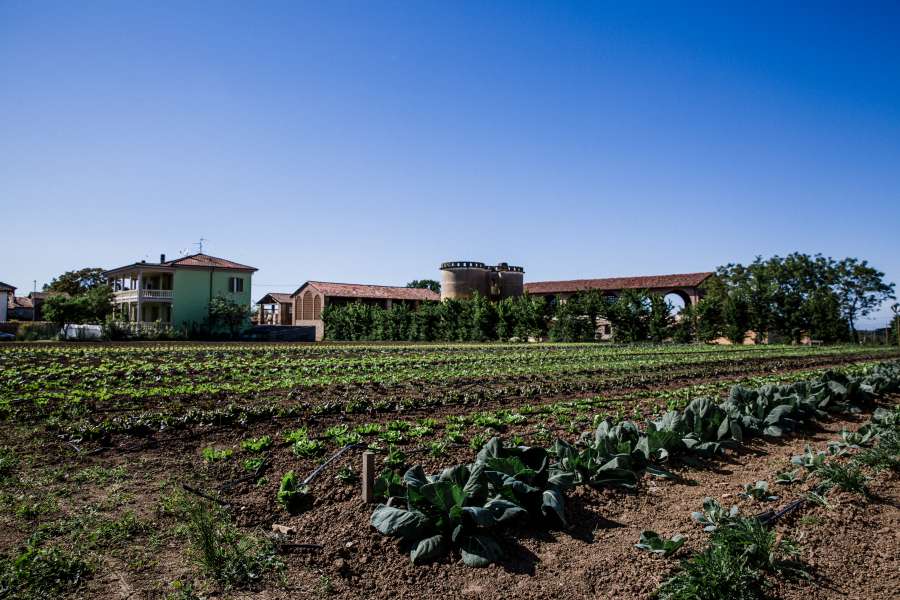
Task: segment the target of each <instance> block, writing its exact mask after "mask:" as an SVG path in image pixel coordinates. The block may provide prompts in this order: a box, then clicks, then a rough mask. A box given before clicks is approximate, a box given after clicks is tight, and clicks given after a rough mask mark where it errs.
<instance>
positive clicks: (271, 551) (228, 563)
mask: <svg viewBox="0 0 900 600" xmlns="http://www.w3.org/2000/svg"><path fill="white" fill-rule="evenodd" d="M186 516H187V520H188V522H187V525H188V527H187V534H188V539H189V540H190V544H191V555H192V557H193V559H194V560H195V562H196V563H197V564H198V565H199V566H200V569H201V570H202V571H203V573H204V575H206V576H207V577H210V578H211V579H213V580H215V581H216V582H218V583H219V584H220V585H222V586H223V587H225V588H249V587H252V586H254V585H256V584H258V583H260V582H261V581H262V580H263V578H264V577H265V576H266V575H267V574H268V573H271V572H273V571H277V570H280V569H281V568H282V567H283V563H282V562H281V561H280V560H279V559H278V557H277V556H276V554H275V546H274V545H273V544H272V543H271V542H270V541H268V540H264V539H260V538H257V537H255V536H250V535H245V534H243V533H241V532H240V531H238V529H237V528H236V527H235V526H234V524H233V523H232V522H231V519H230V518H229V517H228V515H227V514H226V513H225V512H224V511H222V510H221V509H219V508H218V507H215V506H211V505H209V504H207V503H205V502H195V503H193V504H191V505H189V506H188V507H187V513H186Z"/></svg>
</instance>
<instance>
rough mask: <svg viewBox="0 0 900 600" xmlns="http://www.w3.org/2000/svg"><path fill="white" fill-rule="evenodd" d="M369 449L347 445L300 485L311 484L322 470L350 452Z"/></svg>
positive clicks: (357, 445)
mask: <svg viewBox="0 0 900 600" xmlns="http://www.w3.org/2000/svg"><path fill="white" fill-rule="evenodd" d="M367 447H368V444H347V445H346V446H344V447H343V448H341V449H340V450H338V451H337V452H335V453H334V454H332V455H331V457H330V458H329V459H328V460H326V461H325V462H323V463H322V464H320V465H319V466H318V467H316V469H315V470H314V471H313V472H312V473H310V474H309V476H307V478H306V479H304V480H303V481H301V482H300V484H301V485H307V484H309V482H311V481H312V480H313V479H315V478H316V477H317V476H318V475H319V473H321V472H322V470H323V469H324V468H325V467H327V466H328V465H330V464H331V463H332V462H334V461H335V460H337V459H338V458H340V457H341V456H343V455H344V454H346V453H347V452H348V451H350V450H354V449H361V448H367Z"/></svg>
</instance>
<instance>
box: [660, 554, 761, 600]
mask: <svg viewBox="0 0 900 600" xmlns="http://www.w3.org/2000/svg"><path fill="white" fill-rule="evenodd" d="M762 583H763V581H762V576H761V575H760V574H759V573H758V572H757V571H754V570H753V569H751V568H750V567H749V566H748V565H747V559H746V558H745V557H744V556H741V555H739V554H735V553H733V552H731V551H730V549H729V548H728V547H725V546H720V545H713V546H710V547H709V548H707V549H706V550H704V551H703V552H701V553H700V554H698V555H696V556H694V557H693V558H692V559H690V560H687V561H685V562H684V563H682V567H681V570H680V571H678V573H677V574H676V575H675V576H674V577H672V578H670V579H669V580H667V581H666V582H665V583H663V585H662V587H660V589H659V594H658V595H659V598H661V599H662V600H723V599H724V598H728V600H756V599H758V598H761V597H762Z"/></svg>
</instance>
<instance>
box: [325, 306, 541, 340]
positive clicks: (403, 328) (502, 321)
mask: <svg viewBox="0 0 900 600" xmlns="http://www.w3.org/2000/svg"><path fill="white" fill-rule="evenodd" d="M322 319H323V320H324V321H325V336H326V337H327V338H328V339H332V340H348V341H365V340H399V341H420V342H430V341H454V342H479V341H491V340H496V339H510V338H513V337H516V338H519V339H527V338H528V337H529V336H540V335H543V334H544V333H546V315H545V302H544V299H543V298H531V297H528V296H527V295H526V296H521V297H518V298H508V299H505V300H502V301H500V302H498V303H495V302H491V301H489V300H488V299H487V298H485V297H484V296H479V295H476V296H475V297H473V298H471V299H469V300H446V301H444V302H423V303H422V304H421V305H420V306H419V308H418V310H415V311H413V310H411V309H410V308H409V307H408V306H407V305H406V304H404V303H400V302H397V303H394V305H393V307H392V308H391V309H384V308H381V307H378V306H374V305H370V304H365V303H361V302H351V303H347V304H343V305H340V304H337V305H336V304H332V305H329V306H327V307H325V310H324V311H323V312H322Z"/></svg>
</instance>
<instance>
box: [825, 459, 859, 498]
mask: <svg viewBox="0 0 900 600" xmlns="http://www.w3.org/2000/svg"><path fill="white" fill-rule="evenodd" d="M816 477H818V478H819V480H820V481H821V487H820V490H824V489H829V488H832V487H835V486H837V487H839V488H841V489H842V490H844V491H845V492H851V493H855V494H860V495H864V496H866V495H868V493H869V490H868V487H867V486H866V484H867V482H868V480H869V478H868V477H866V475H865V474H864V473H863V472H862V469H861V468H860V467H859V465H858V464H856V463H851V464H847V465H844V464H840V463H838V462H837V461H834V460H832V461H829V462H827V463H825V464H824V465H822V466H821V467H819V468H818V469H817V470H816Z"/></svg>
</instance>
